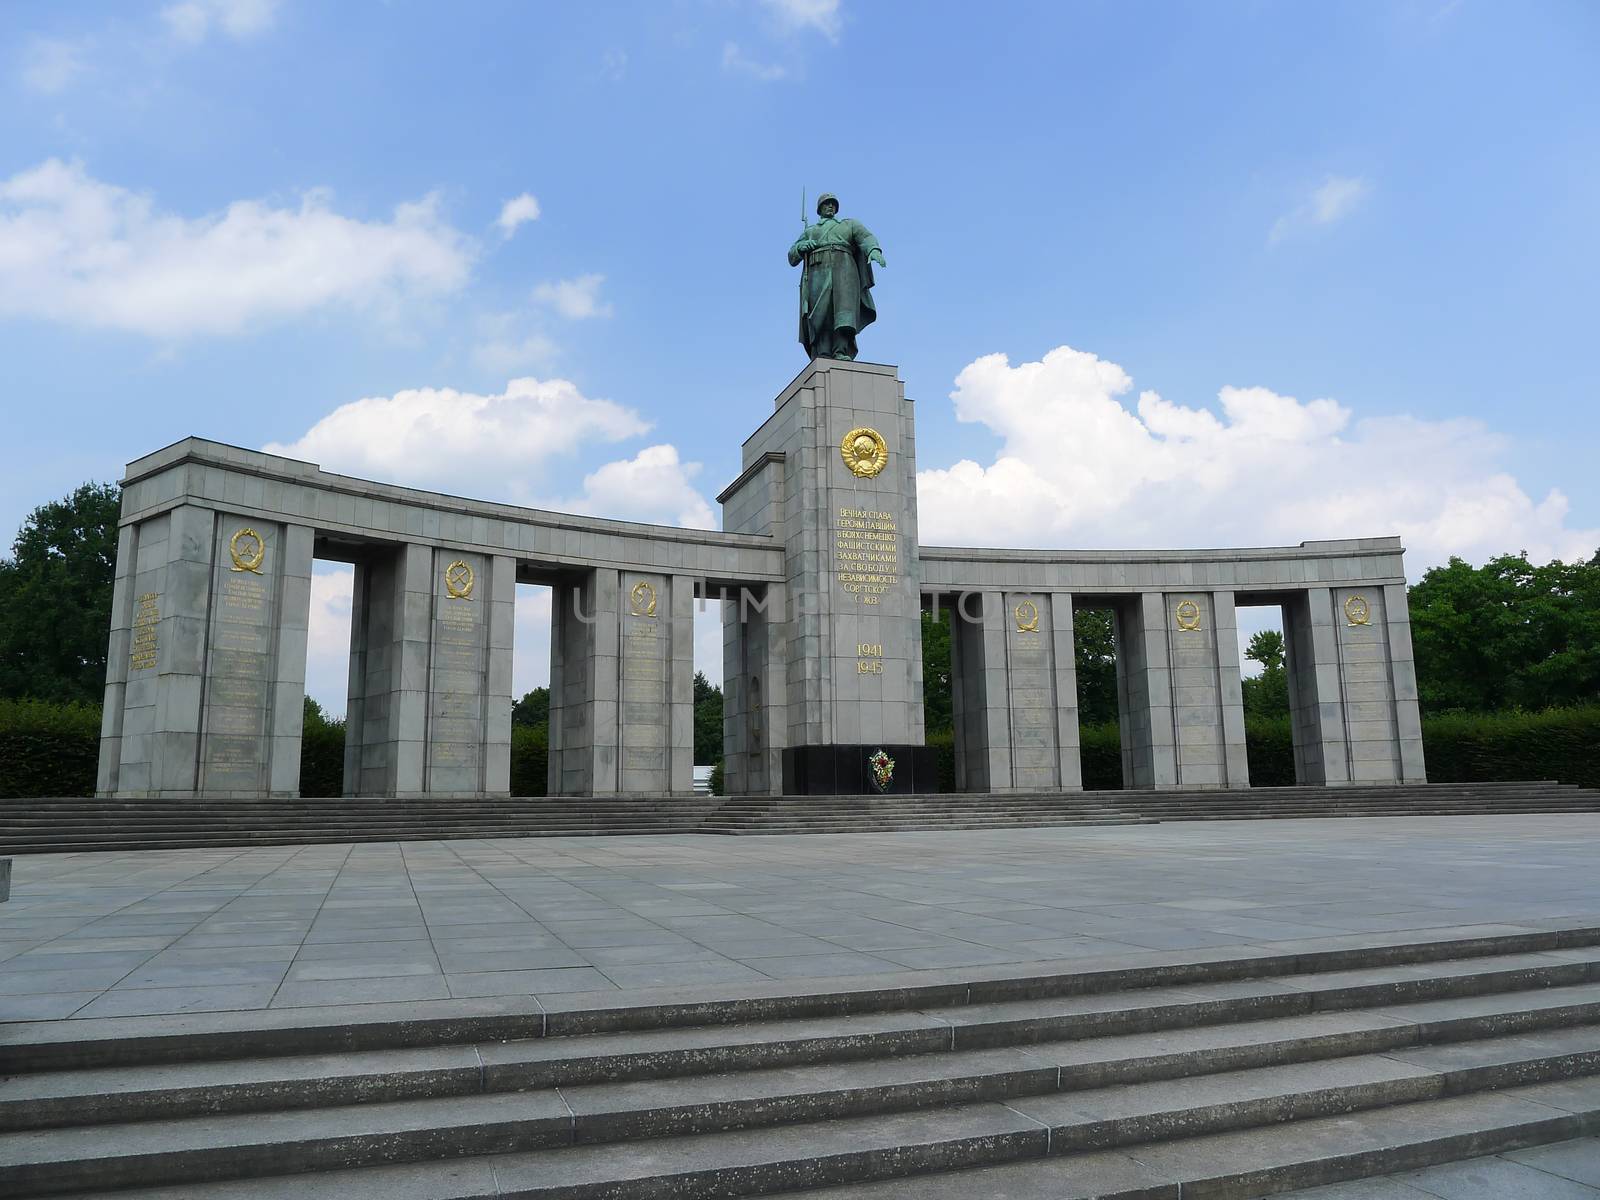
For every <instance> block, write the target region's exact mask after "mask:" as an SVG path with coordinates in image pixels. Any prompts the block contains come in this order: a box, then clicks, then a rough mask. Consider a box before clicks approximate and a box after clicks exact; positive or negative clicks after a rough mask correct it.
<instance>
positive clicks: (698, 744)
mask: <svg viewBox="0 0 1600 1200" xmlns="http://www.w3.org/2000/svg"><path fill="white" fill-rule="evenodd" d="M694 761H695V762H697V763H699V764H701V765H702V766H703V765H705V764H707V763H710V764H713V765H714V764H716V763H720V762H721V761H722V689H721V688H719V687H717V686H716V685H715V684H713V683H712V682H711V681H710V680H709V679H707V678H706V677H705V673H704V672H703V671H696V672H695V673H694Z"/></svg>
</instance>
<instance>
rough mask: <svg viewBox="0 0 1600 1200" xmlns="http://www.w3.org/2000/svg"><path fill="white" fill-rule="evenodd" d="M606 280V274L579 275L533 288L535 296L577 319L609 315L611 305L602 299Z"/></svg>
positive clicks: (563, 313) (561, 312) (541, 302)
mask: <svg viewBox="0 0 1600 1200" xmlns="http://www.w3.org/2000/svg"><path fill="white" fill-rule="evenodd" d="M605 281H606V277H605V276H604V275H579V276H578V277H577V278H576V279H558V280H557V281H556V282H554V283H541V284H539V285H538V286H537V287H535V288H534V289H533V298H534V299H535V300H536V301H538V302H539V303H540V304H547V305H549V306H550V307H551V308H553V309H555V310H556V311H557V312H558V313H560V314H561V315H562V316H563V317H570V318H572V319H573V320H575V321H580V320H583V319H584V318H586V317H609V316H610V315H611V305H609V304H603V303H601V301H600V285H601V284H603V283H604V282H605Z"/></svg>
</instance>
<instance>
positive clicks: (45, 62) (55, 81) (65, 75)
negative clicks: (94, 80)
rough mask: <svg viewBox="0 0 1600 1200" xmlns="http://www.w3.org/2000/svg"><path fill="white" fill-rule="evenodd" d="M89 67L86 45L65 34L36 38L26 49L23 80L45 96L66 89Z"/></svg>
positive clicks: (30, 88)
mask: <svg viewBox="0 0 1600 1200" xmlns="http://www.w3.org/2000/svg"><path fill="white" fill-rule="evenodd" d="M87 69H88V67H87V64H86V63H85V62H84V53H83V47H82V46H81V45H79V44H78V43H77V42H69V41H66V40H64V39H62V38H44V37H41V38H34V39H33V40H32V41H31V42H29V43H28V46H27V48H26V49H25V50H24V51H23V52H22V84H23V86H24V87H26V88H27V89H28V90H29V91H31V92H38V93H39V94H40V95H43V96H53V95H55V94H56V93H57V92H62V91H65V90H66V89H67V88H68V87H70V86H71V85H72V83H73V82H74V81H75V80H76V79H77V78H78V77H79V76H80V75H82V74H83V73H84V71H86V70H87Z"/></svg>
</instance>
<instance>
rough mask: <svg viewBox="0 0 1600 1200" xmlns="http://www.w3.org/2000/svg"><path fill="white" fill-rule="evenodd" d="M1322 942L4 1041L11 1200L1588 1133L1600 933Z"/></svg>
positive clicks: (290, 1014) (3, 1177) (945, 1173)
mask: <svg viewBox="0 0 1600 1200" xmlns="http://www.w3.org/2000/svg"><path fill="white" fill-rule="evenodd" d="M1320 945H1321V946H1322V947H1323V948H1320V949H1314V950H1308V949H1306V948H1305V947H1303V946H1302V947H1299V948H1295V947H1284V948H1282V949H1281V950H1273V949H1270V948H1269V949H1261V950H1238V951H1231V952H1219V951H1213V952H1211V953H1209V954H1206V953H1203V952H1187V953H1186V954H1166V955H1151V956H1144V957H1143V958H1142V959H1141V960H1131V965H1130V961H1122V962H1119V963H1115V964H1102V965H1100V966H1097V967H1088V966H1085V965H1080V966H1078V967H1076V968H1073V969H1059V970H1053V969H1050V968H1038V967H1036V968H1032V969H1031V973H1025V974H1018V973H1017V972H1018V970H1019V969H1018V968H1015V967H1012V968H988V969H972V970H968V971H966V972H960V973H957V972H919V973H917V974H916V975H915V976H914V977H910V976H904V975H902V976H895V977H891V978H887V979H886V978H883V977H878V978H876V979H875V978H872V977H865V978H861V979H852V980H845V981H840V980H833V981H811V982H809V983H806V984H791V985H789V986H788V987H787V988H785V987H784V986H783V985H778V984H772V985H751V986H750V988H749V989H748V990H747V991H746V992H744V993H743V994H741V995H739V996H735V997H731V998H730V997H720V998H719V997H716V996H707V995H704V994H689V993H675V994H655V995H651V994H648V993H645V994H640V995H638V996H637V997H636V998H634V999H633V1000H631V1001H630V1002H625V1003H622V1004H618V1003H617V1001H616V997H615V993H607V994H606V995H604V996H599V997H597V996H596V994H594V993H589V994H586V995H576V996H566V997H562V996H556V997H547V998H545V1000H544V1002H543V1004H542V1005H541V1004H539V1003H536V1002H534V1001H533V1000H531V999H522V998H514V999H503V1000H498V1001H471V1002H468V1001H461V1002H440V1003H437V1004H431V1005H430V1004H417V1005H411V1006H403V1005H381V1006H364V1007H358V1008H340V1009H321V1010H318V1009H288V1010H275V1011H267V1012H256V1013H234V1014H204V1015H192V1016H183V1017H160V1018H158V1017H146V1018H120V1019H102V1020H82V1021H55V1022H43V1023H37V1024H13V1025H9V1026H3V1027H0V1054H3V1057H4V1060H5V1062H6V1063H7V1064H8V1065H7V1068H6V1069H7V1071H8V1072H9V1074H10V1078H9V1079H7V1080H6V1081H5V1083H4V1084H3V1085H0V1195H5V1196H7V1197H8V1198H9V1197H17V1198H21V1197H31V1196H46V1195H51V1196H75V1197H79V1198H80V1200H81V1198H83V1197H88V1196H106V1197H110V1196H117V1197H122V1198H123V1200H132V1198H133V1197H139V1198H141V1200H157V1198H159V1200H179V1198H180V1197H181V1198H183V1200H267V1198H268V1197H273V1198H280V1197H296V1198H304V1200H320V1198H326V1200H334V1198H338V1200H361V1198H369V1200H370V1198H377V1197H383V1198H384V1200H468V1198H472V1200H479V1198H482V1200H488V1198H490V1197H512V1196H517V1197H541V1198H549V1200H554V1198H561V1200H579V1198H582V1200H602V1198H604V1200H669V1198H685V1200H687V1198H691V1197H727V1196H756V1195H765V1196H771V1195H785V1196H787V1195H802V1196H805V1197H810V1198H811V1200H957V1198H960V1200H970V1198H976V1197H985V1198H987V1197H998V1198H1002V1200H1006V1198H1009V1200H1029V1198H1040V1200H1042V1198H1044V1197H1050V1198H1052V1200H1087V1198H1088V1197H1101V1198H1117V1200H1178V1197H1179V1196H1180V1193H1181V1196H1182V1197H1184V1198H1186V1200H1187V1198H1190V1197H1215V1198H1225V1197H1234V1198H1245V1197H1258V1196H1264V1195H1272V1194H1276V1193H1280V1192H1284V1191H1289V1190H1293V1189H1295V1188H1303V1187H1309V1186H1313V1185H1318V1184H1323V1183H1330V1182H1334V1181H1338V1180H1343V1179H1352V1178H1358V1177H1365V1176H1373V1175H1379V1174H1384V1173H1389V1172H1393V1171H1398V1170H1404V1169H1410V1168H1414V1167H1419V1166H1424V1165H1428V1164H1430V1163H1436V1162H1443V1161H1451V1160H1455V1159H1460V1158H1467V1157H1471V1156H1474V1155H1479V1154H1490V1153H1496V1152H1499V1151H1503V1150H1507V1149H1511V1148H1517V1147H1524V1146H1529V1145H1536V1144H1541V1143H1545V1142H1554V1141H1560V1140H1565V1139H1568V1138H1573V1137H1580V1136H1585V1135H1589V1134H1593V1133H1595V1132H1596V1131H1597V1130H1600V927H1581V928H1566V929H1558V928H1553V927H1552V928H1548V929H1524V930H1522V931H1514V932H1507V933H1502V934H1500V935H1497V936H1477V937H1474V936H1469V935H1465V934H1463V933H1462V932H1461V931H1454V932H1446V933H1441V934H1438V935H1434V936H1431V937H1430V936H1429V935H1427V934H1426V933H1423V932H1418V931H1412V932H1410V933H1409V934H1397V935H1392V936H1390V937H1388V938H1387V939H1386V938H1385V937H1384V936H1383V935H1373V936H1371V937H1369V938H1367V939H1364V940H1362V939H1356V938H1347V939H1329V940H1326V941H1324V942H1323V943H1320ZM1063 966H1064V965H1063V964H1053V967H1054V968H1062V967H1063Z"/></svg>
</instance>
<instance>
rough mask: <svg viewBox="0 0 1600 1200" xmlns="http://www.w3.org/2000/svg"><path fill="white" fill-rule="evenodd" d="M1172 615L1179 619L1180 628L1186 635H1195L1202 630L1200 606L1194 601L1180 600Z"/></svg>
mask: <svg viewBox="0 0 1600 1200" xmlns="http://www.w3.org/2000/svg"><path fill="white" fill-rule="evenodd" d="M1172 615H1173V616H1174V617H1175V618H1176V619H1177V622H1178V628H1179V629H1181V630H1183V631H1184V632H1185V633H1194V632H1195V631H1197V630H1198V629H1199V628H1200V605H1199V604H1197V603H1195V602H1194V601H1193V600H1179V601H1178V607H1177V608H1176V609H1174V610H1173V614H1172Z"/></svg>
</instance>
